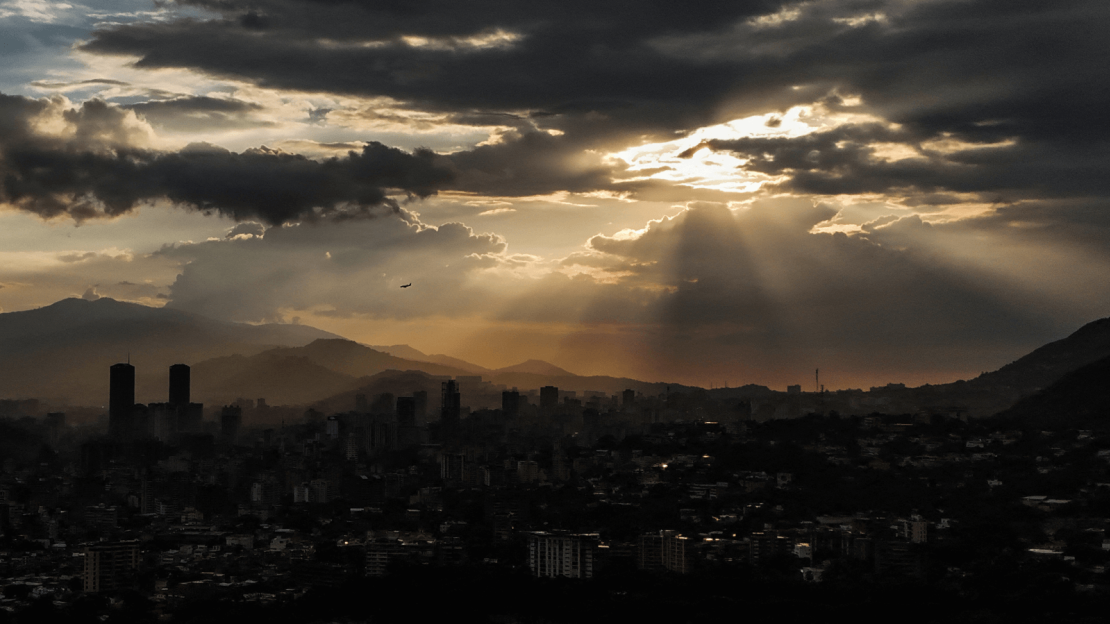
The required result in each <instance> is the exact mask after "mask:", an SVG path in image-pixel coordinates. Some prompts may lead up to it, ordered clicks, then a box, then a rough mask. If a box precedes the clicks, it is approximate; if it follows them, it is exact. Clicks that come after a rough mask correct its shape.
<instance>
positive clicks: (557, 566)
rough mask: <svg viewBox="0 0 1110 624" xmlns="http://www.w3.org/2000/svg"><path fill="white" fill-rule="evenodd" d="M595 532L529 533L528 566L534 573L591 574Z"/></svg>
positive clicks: (571, 576)
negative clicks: (575, 533) (568, 533)
mask: <svg viewBox="0 0 1110 624" xmlns="http://www.w3.org/2000/svg"><path fill="white" fill-rule="evenodd" d="M597 545H598V535H597V534H596V533H589V534H579V535H560V534H552V533H546V532H543V531H537V532H535V533H532V534H531V535H530V536H529V537H528V567H529V569H531V570H532V575H533V576H539V577H558V576H565V577H569V578H592V577H593V575H594V558H595V554H596V552H597Z"/></svg>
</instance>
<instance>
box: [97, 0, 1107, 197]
mask: <svg viewBox="0 0 1110 624" xmlns="http://www.w3.org/2000/svg"><path fill="white" fill-rule="evenodd" d="M181 4H191V5H196V6H201V7H204V8H207V9H210V10H213V11H216V12H218V17H216V18H214V19H209V20H199V19H179V20H176V21H170V22H164V23H133V24H126V25H113V26H110V27H106V28H104V29H102V30H100V31H98V32H97V33H96V34H95V35H94V37H93V38H92V40H91V41H89V42H88V43H87V44H86V45H85V46H84V48H83V49H85V50H86V51H90V52H94V53H101V54H126V55H135V56H137V57H138V61H137V65H138V66H139V67H149V68H159V67H186V68H192V69H196V70H199V71H202V72H206V73H210V74H215V75H220V76H227V77H232V78H237V79H243V80H247V81H251V82H254V83H257V84H260V85H266V86H273V87H279V88H288V89H300V90H309V91H328V92H336V93H349V94H359V95H367V96H379V95H382V96H389V97H393V98H396V99H398V100H401V101H403V102H405V103H407V105H409V106H413V107H417V108H424V109H427V110H436V111H446V112H450V113H453V114H456V115H459V119H465V118H466V117H465V116H467V115H485V114H489V113H513V114H520V113H526V114H527V115H528V116H529V118H530V119H531V120H532V121H533V122H535V123H536V124H538V125H540V126H541V127H546V128H559V129H561V130H563V131H564V132H566V136H565V138H564V139H563V140H564V141H566V142H567V143H568V144H570V143H573V144H574V145H576V146H578V147H581V148H583V149H590V147H591V146H598V145H606V144H608V145H609V146H612V145H614V144H615V143H616V142H617V141H625V142H627V141H629V140H635V139H637V138H638V137H640V136H642V135H651V136H654V137H656V138H658V137H660V136H664V135H666V134H667V133H673V132H675V131H678V132H682V131H687V130H690V129H693V128H695V127H698V126H702V125H706V124H708V123H711V122H715V121H723V120H725V119H730V118H736V117H740V116H743V115H746V114H753V113H762V112H766V111H768V110H776V109H778V110H782V109H785V108H786V107H789V106H791V105H794V104H800V103H809V102H813V101H816V100H818V99H824V101H825V102H826V103H827V104H828V105H829V106H830V107H832V108H833V109H836V108H837V107H841V108H843V106H844V103H845V102H846V101H849V100H846V99H841V96H844V97H847V96H860V97H861V98H862V102H863V105H862V106H858V107H856V108H855V109H854V110H855V111H856V112H862V113H870V114H873V115H877V116H879V117H881V118H883V119H885V120H887V121H890V122H894V123H896V124H900V125H901V127H902V129H903V132H905V133H907V134H908V135H910V136H912V137H915V139H916V140H926V139H928V138H951V139H955V140H959V141H963V142H968V143H975V144H984V143H996V142H1000V141H1008V142H1010V145H1009V146H1008V147H1002V148H999V149H996V150H993V151H991V152H982V153H964V154H962V155H958V156H948V157H944V158H926V159H920V160H915V161H910V162H902V163H890V164H874V163H867V162H865V161H864V160H862V159H863V156H864V155H865V154H864V151H865V150H862V149H857V150H856V153H855V155H854V157H853V154H849V153H846V152H845V150H844V149H843V148H841V150H840V152H839V153H837V150H829V149H825V150H824V151H822V150H821V146H817V147H811V148H810V149H808V150H806V152H805V155H806V156H808V155H809V153H810V152H812V151H813V150H814V149H817V150H818V155H817V160H818V161H819V162H818V163H816V164H805V165H804V166H798V167H791V168H789V169H786V168H783V167H781V166H780V165H779V164H770V163H769V161H768V162H758V163H757V164H758V165H761V166H764V167H765V168H767V169H768V170H775V171H782V172H784V173H787V174H789V175H791V176H792V177H793V178H794V179H793V180H792V181H791V182H790V183H789V184H790V186H791V188H794V189H797V190H799V191H804V192H815V193H830V192H836V193H839V192H866V191H871V190H879V191H882V190H886V189H891V188H912V189H917V190H919V191H923V192H932V191H934V190H951V191H972V192H980V191H987V190H999V191H1007V192H1015V193H1019V194H1021V195H1023V196H1027V197H1036V196H1040V195H1046V196H1059V195H1082V194H1092V195H1100V196H1101V195H1106V193H1107V188H1106V184H1105V183H1104V182H1100V181H1099V180H1098V178H1105V176H1099V175H1096V174H1097V164H1098V163H1099V162H1105V160H1106V157H1107V154H1108V149H1107V142H1108V140H1110V117H1108V116H1107V115H1105V114H1104V111H1105V110H1107V109H1110V72H1107V71H1106V70H1105V68H1106V67H1107V66H1110V37H1106V36H1105V24H1106V23H1107V18H1108V17H1110V5H1108V4H1107V3H1105V2H1103V1H1101V0H1061V1H1058V2H1050V3H1048V2H1042V1H1040V0H975V1H955V0H953V1H947V0H935V1H924V2H912V3H911V2H898V1H894V0H890V1H883V0H866V1H864V0H833V1H830V2H818V3H796V2H779V1H772V0H767V1H760V2H719V3H698V4H697V6H696V7H690V6H686V5H682V4H679V3H671V2H656V3H645V2H635V3H631V2H565V1H560V2H528V3H520V2H499V1H489V2H467V3H459V2H452V1H449V0H443V1H439V0H427V1H425V2H419V3H403V4H398V3H392V2H371V1H366V2H356V1H353V0H352V1H343V2H340V1H309V0H257V1H255V2H251V3H249V4H243V3H233V2H222V1H215V0H193V1H189V2H181ZM780 10H783V11H784V12H782V13H779V14H778V15H777V16H774V15H773V14H775V13H776V11H780ZM752 18H758V19H752ZM505 33H508V34H509V35H511V36H509V37H502V39H501V40H498V39H497V36H498V35H499V34H505ZM405 37H409V39H405ZM412 37H420V38H423V39H422V40H414V39H412ZM835 94H840V96H837V95H835ZM522 132H526V131H525V130H522ZM828 138H831V137H828ZM787 142H789V141H787ZM626 144H627V143H626ZM769 147H771V148H772V150H773V151H777V153H778V154H780V155H781V157H782V159H783V160H781V161H779V162H788V161H790V162H796V161H797V160H798V158H792V157H789V156H788V154H786V153H785V152H786V151H790V149H792V148H786V147H782V146H779V147H775V146H769ZM493 151H496V150H490V152H493ZM502 151H505V149H504V148H502ZM795 151H797V150H795ZM530 156H533V155H530ZM472 158H477V156H474V157H472ZM853 158H854V160H853ZM961 158H962V159H965V160H963V161H962V160H961ZM461 159H462V158H460V160H461ZM837 160H839V161H841V162H840V163H839V167H840V168H839V169H837V170H830V169H828V166H833V165H837V164H838V163H836V162H834V161H837ZM826 165H827V166H826ZM823 167H824V168H823ZM472 168H473V169H474V170H475V171H477V172H481V171H483V166H474V167H472ZM487 168H488V167H487ZM559 175H563V174H562V173H560V174H557V175H556V176H555V177H558V176H559ZM856 176H859V178H860V179H858V180H857V179H855V178H856ZM582 181H583V179H582V178H581V177H573V176H572V179H571V180H570V181H569V182H568V184H574V183H581V182H582ZM552 184H554V181H552ZM590 184H591V185H592V184H597V185H600V184H601V181H600V178H599V179H598V180H596V181H594V182H591V183H590ZM539 186H541V187H542V186H543V184H540V185H539Z"/></svg>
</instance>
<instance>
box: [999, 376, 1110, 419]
mask: <svg viewBox="0 0 1110 624" xmlns="http://www.w3.org/2000/svg"><path fill="white" fill-rule="evenodd" d="M1000 416H1001V417H1002V418H1003V419H1006V420H1009V421H1012V422H1013V423H1014V424H1015V425H1018V426H1022V427H1031V428H1040V429H1098V430H1107V429H1110V358H1103V359H1101V360H1099V361H1097V362H1094V363H1091V364H1088V365H1086V366H1083V367H1081V368H1080V369H1078V370H1075V371H1072V372H1070V373H1068V374H1066V375H1064V376H1063V378H1061V379H1060V380H1059V381H1057V382H1056V383H1054V384H1052V385H1051V386H1049V387H1047V388H1045V389H1044V390H1041V391H1039V392H1037V393H1036V394H1033V395H1032V396H1029V397H1027V398H1025V399H1022V400H1021V401H1019V402H1018V403H1017V404H1016V405H1014V406H1013V407H1012V408H1010V409H1008V410H1006V411H1005V412H1003V413H1002V414H1001V415H1000Z"/></svg>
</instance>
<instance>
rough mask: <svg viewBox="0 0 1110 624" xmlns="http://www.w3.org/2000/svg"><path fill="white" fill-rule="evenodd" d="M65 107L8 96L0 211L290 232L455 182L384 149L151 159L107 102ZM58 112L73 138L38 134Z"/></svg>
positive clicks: (0, 131) (430, 164) (430, 158)
mask: <svg viewBox="0 0 1110 624" xmlns="http://www.w3.org/2000/svg"><path fill="white" fill-rule="evenodd" d="M59 102H60V100H31V99H27V98H23V97H13V96H5V95H0V179H2V180H3V186H2V188H0V202H3V203H8V204H11V205H14V206H16V207H18V208H20V209H23V210H27V211H29V212H33V213H36V214H39V215H41V216H43V217H54V216H58V215H63V214H66V215H69V216H71V217H73V218H74V219H76V220H82V219H87V218H93V217H98V216H112V215H118V214H123V213H126V212H128V211H130V210H132V209H133V208H134V207H135V206H136V205H138V204H140V203H143V202H148V201H153V200H157V199H162V198H165V199H168V200H170V201H172V202H174V203H177V204H181V205H185V206H190V207H192V208H195V209H198V210H203V211H211V212H219V213H222V214H225V215H228V216H230V217H232V218H234V219H237V220H242V219H258V220H261V221H264V222H265V223H268V224H281V223H285V222H290V221H296V220H300V219H305V218H313V217H314V216H316V215H318V214H320V213H330V212H337V213H340V214H351V215H354V214H369V211H370V210H371V209H372V208H375V207H379V206H385V207H387V208H391V209H394V210H396V209H397V204H396V202H395V201H394V200H393V199H392V198H390V197H389V194H390V193H392V192H401V193H406V194H408V195H410V196H415V197H427V196H429V195H432V194H434V193H435V192H436V191H437V190H438V189H439V188H440V187H441V186H442V185H444V184H445V183H447V182H448V181H450V179H451V178H452V175H453V174H452V173H451V172H450V171H449V170H448V169H447V168H444V167H443V166H440V165H439V164H437V157H436V156H435V154H433V153H431V152H430V151H427V150H417V151H415V152H414V153H411V154H410V153H407V152H403V151H401V150H398V149H395V148H390V147H386V146H384V145H382V144H380V143H369V144H367V145H365V146H364V147H363V148H362V150H361V151H351V152H348V154H347V155H346V156H345V157H342V158H330V159H328V160H324V161H314V160H310V159H308V158H305V157H304V156H300V155H295V154H288V153H283V152H278V151H274V150H269V149H266V148H259V149H250V150H246V151H244V152H242V153H236V152H231V151H228V150H225V149H222V148H219V147H215V146H211V145H204V144H197V145H191V146H189V147H187V148H185V149H183V150H181V151H179V152H160V151H155V150H150V149H143V148H141V147H137V146H136V138H137V137H138V136H140V135H142V126H141V124H140V123H139V121H138V120H137V119H135V118H134V117H133V116H132V117H129V116H128V115H129V114H130V113H128V112H127V111H126V110H124V109H122V108H119V107H116V106H112V105H109V104H106V103H104V102H102V101H99V100H91V101H89V102H86V103H84V104H83V105H82V106H81V107H80V108H76V109H66V110H61V107H60V104H59ZM52 111H53V112H55V113H58V114H57V116H56V117H60V120H62V121H64V122H65V124H68V126H67V127H68V129H70V130H71V131H72V132H71V133H70V134H66V135H64V136H61V137H58V136H51V135H43V134H40V133H38V132H36V131H35V130H34V125H35V121H36V119H37V118H38V117H40V116H42V115H49V114H51V112H52ZM54 121H59V120H58V119H57V118H55V119H54Z"/></svg>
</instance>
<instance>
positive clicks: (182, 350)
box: [0, 297, 336, 405]
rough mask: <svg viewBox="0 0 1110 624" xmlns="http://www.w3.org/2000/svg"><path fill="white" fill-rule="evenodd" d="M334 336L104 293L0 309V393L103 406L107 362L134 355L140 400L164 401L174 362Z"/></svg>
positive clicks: (109, 363)
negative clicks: (216, 317) (89, 298)
mask: <svg viewBox="0 0 1110 624" xmlns="http://www.w3.org/2000/svg"><path fill="white" fill-rule="evenodd" d="M335 337H336V336H335V334H331V333H328V332H325V331H321V330H319V329H316V328H313V327H307V326H302V325H281V324H269V325H248V324H245V323H231V322H227V321H217V320H213V319H209V318H205V317H203V316H199V315H195V314H190V313H187V312H182V311H180V310H173V309H167V308H151V307H148V306H143V305H138V304H134V303H126V302H122V301H116V300H114V299H110V298H106V297H105V298H101V299H97V300H95V301H87V300H84V299H64V300H62V301H59V302H57V303H54V304H52V305H49V306H46V307H43V308H38V309H36V310H26V311H21V312H7V313H3V314H0V398H46V399H49V400H50V401H51V402H53V403H70V404H74V405H103V404H106V403H107V400H108V369H109V367H110V366H111V365H112V364H115V363H117V362H123V361H126V360H127V359H128V358H129V357H130V360H131V363H132V364H134V365H135V367H136V399H137V400H138V401H140V402H155V401H165V400H166V399H167V396H166V393H167V388H166V384H167V377H168V370H169V366H170V365H171V364H177V363H183V364H190V365H191V364H194V363H196V362H198V361H201V360H205V359H210V358H213V357H220V356H227V355H234V354H239V355H253V354H255V353H258V352H261V351H264V350H266V349H270V348H273V347H280V346H290V347H292V346H302V345H305V344H308V343H310V342H312V341H313V340H315V339H317V338H335ZM194 385H195V384H194Z"/></svg>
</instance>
